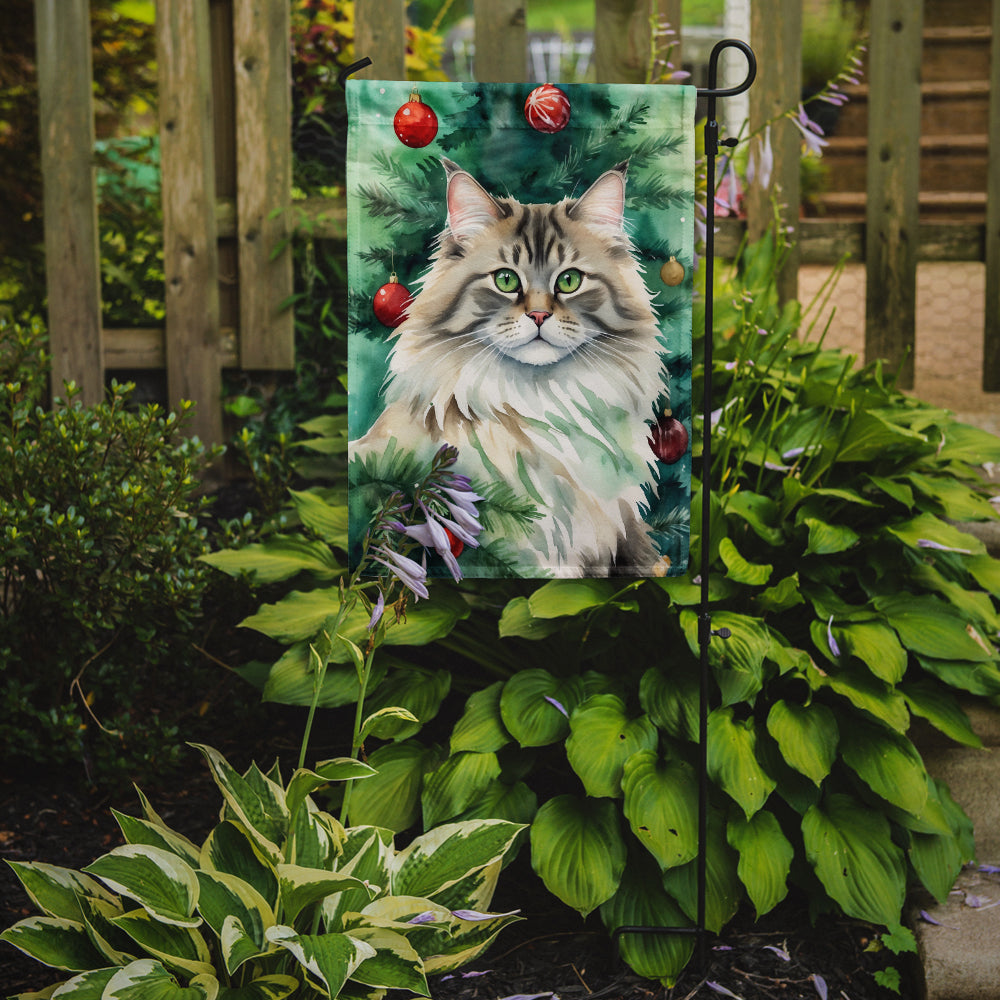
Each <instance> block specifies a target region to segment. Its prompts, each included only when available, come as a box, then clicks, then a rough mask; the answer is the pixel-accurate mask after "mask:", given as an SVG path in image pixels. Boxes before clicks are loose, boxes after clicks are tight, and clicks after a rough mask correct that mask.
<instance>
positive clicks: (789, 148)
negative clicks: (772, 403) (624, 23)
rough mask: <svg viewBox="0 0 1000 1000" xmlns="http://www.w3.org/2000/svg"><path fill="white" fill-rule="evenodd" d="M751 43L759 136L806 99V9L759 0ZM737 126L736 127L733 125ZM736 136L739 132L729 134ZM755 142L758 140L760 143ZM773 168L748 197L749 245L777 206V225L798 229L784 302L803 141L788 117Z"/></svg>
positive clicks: (781, 289) (774, 130) (774, 131)
mask: <svg viewBox="0 0 1000 1000" xmlns="http://www.w3.org/2000/svg"><path fill="white" fill-rule="evenodd" d="M750 41H751V43H752V44H753V47H754V50H755V54H756V56H757V65H758V66H759V67H760V73H758V75H757V80H756V82H755V83H754V85H753V87H751V88H750V93H749V98H750V131H751V133H752V132H755V131H756V130H757V129H759V128H761V127H762V126H763V125H764V123H765V122H768V121H770V120H771V119H772V118H775V117H777V116H779V115H782V114H784V112H786V111H788V110H789V109H792V108H795V107H797V105H798V103H799V101H800V100H801V98H802V4H801V3H800V2H799V0H759V2H757V3H754V4H753V5H752V6H751V8H750ZM735 124H736V125H737V126H738V124H739V123H738V122H737V123H735ZM730 131H731V132H735V128H733V129H731V130H730ZM756 141H757V140H755V142H756ZM771 145H772V149H773V150H774V169H773V171H772V173H771V178H770V183H769V185H768V186H767V187H766V188H763V187H762V186H761V185H760V183H759V178H758V179H755V182H754V183H753V184H752V185H751V187H750V190H749V191H748V192H747V195H746V204H747V226H748V234H749V237H750V239H751V240H756V239H760V237H762V236H763V235H764V233H765V232H767V229H768V227H769V226H770V225H771V223H772V222H774V219H775V214H774V207H773V206H774V203H775V202H777V203H778V205H779V206H780V207H779V213H778V217H779V220H780V221H779V225H780V226H782V227H791V228H793V229H794V233H793V244H792V246H791V247H790V249H789V251H788V255H787V257H786V258H785V263H784V266H783V267H782V269H781V271H780V273H779V274H778V278H777V284H778V297H779V298H780V300H781V301H782V302H786V301H789V300H790V299H794V298H797V297H798V287H799V262H800V259H801V250H800V247H799V242H798V237H799V202H800V200H801V183H800V181H799V161H800V159H801V156H802V136H801V134H800V132H799V130H798V129H797V128H796V127H795V124H794V123H793V122H791V121H789V120H788V119H787V118H778V120H777V121H775V122H774V124H773V125H772V126H771Z"/></svg>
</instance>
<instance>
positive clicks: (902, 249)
mask: <svg viewBox="0 0 1000 1000" xmlns="http://www.w3.org/2000/svg"><path fill="white" fill-rule="evenodd" d="M923 6H924V5H923V0H919V2H914V0H872V4H871V12H870V15H869V17H870V25H871V29H870V30H871V47H870V51H869V53H868V80H869V91H868V93H869V98H868V207H867V212H866V219H867V236H866V240H865V258H866V263H867V290H866V295H865V298H866V305H865V359H866V360H867V361H874V360H875V359H877V358H884V359H885V360H886V361H888V362H889V363H890V365H891V366H892V367H893V369H894V370H895V369H896V368H897V367H898V368H899V371H900V380H899V385H900V388H903V389H910V388H912V387H913V373H914V363H915V362H914V347H915V345H916V316H917V249H918V246H917V244H918V227H919V185H920V99H921V94H920V63H921V52H922V46H923V16H924V11H923Z"/></svg>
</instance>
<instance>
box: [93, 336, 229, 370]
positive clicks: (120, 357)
mask: <svg viewBox="0 0 1000 1000" xmlns="http://www.w3.org/2000/svg"><path fill="white" fill-rule="evenodd" d="M101 340H102V342H103V344H104V365H105V368H106V369H107V370H108V371H114V370H116V369H122V370H127V371H157V370H162V369H163V368H165V367H166V365H167V349H166V332H165V331H164V329H163V327H158V326H149V327H134V328H131V329H126V328H122V327H115V328H112V329H106V330H103V331H102V332H101ZM219 357H220V360H221V362H222V365H223V367H227V368H235V367H236V366H238V365H239V363H240V359H239V352H238V350H237V347H236V330H235V328H234V327H225V326H224V327H221V328H220V331H219Z"/></svg>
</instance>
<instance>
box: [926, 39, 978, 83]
mask: <svg viewBox="0 0 1000 1000" xmlns="http://www.w3.org/2000/svg"><path fill="white" fill-rule="evenodd" d="M992 38H993V32H992V30H991V28H990V26H989V25H973V26H971V27H957V26H953V25H947V26H939V27H934V28H925V29H924V51H923V57H922V59H921V62H920V75H921V79H922V80H923V81H924V82H925V83H938V82H941V81H945V80H988V79H989V78H990V43H991V41H992Z"/></svg>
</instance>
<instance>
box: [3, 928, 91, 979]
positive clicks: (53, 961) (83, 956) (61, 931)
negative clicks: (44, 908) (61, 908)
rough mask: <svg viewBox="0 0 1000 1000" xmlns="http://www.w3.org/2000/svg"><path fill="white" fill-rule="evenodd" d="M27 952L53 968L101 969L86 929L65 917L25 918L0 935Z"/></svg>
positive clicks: (79, 970)
mask: <svg viewBox="0 0 1000 1000" xmlns="http://www.w3.org/2000/svg"><path fill="white" fill-rule="evenodd" d="M0 941H6V942H7V943H8V944H12V945H13V946H14V947H15V948H18V949H20V950H21V951H23V952H24V953H25V954H26V955H30V956H31V957H32V958H33V959H35V960H36V961H38V962H41V963H42V964H43V965H49V966H51V967H52V968H54V969H65V970H67V971H68V972H81V971H83V970H85V969H96V968H100V967H101V966H103V965H104V964H105V959H104V958H103V957H102V956H101V954H100V953H99V952H98V951H97V950H96V949H95V948H94V946H93V944H92V943H91V941H90V937H89V936H88V935H87V928H86V927H84V925H83V924H81V923H79V922H78V921H76V920H67V919H66V918H65V917H28V918H27V919H26V920H19V921H18V922H17V923H16V924H14V925H13V926H12V927H8V928H7V929H6V930H5V931H4V932H3V933H2V934H0Z"/></svg>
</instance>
